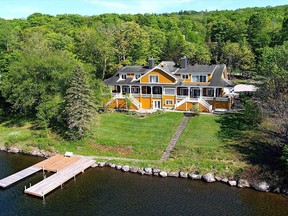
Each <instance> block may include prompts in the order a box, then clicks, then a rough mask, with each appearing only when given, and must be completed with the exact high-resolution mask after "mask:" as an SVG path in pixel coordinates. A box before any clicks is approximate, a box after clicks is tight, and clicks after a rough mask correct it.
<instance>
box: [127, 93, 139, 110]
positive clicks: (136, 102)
mask: <svg viewBox="0 0 288 216" xmlns="http://www.w3.org/2000/svg"><path fill="white" fill-rule="evenodd" d="M129 99H130V100H131V102H132V103H133V104H134V105H135V106H136V107H137V108H138V109H139V108H140V107H141V103H140V102H139V101H138V100H137V99H136V98H135V97H133V95H132V94H130V97H129Z"/></svg>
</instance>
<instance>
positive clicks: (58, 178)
mask: <svg viewBox="0 0 288 216" xmlns="http://www.w3.org/2000/svg"><path fill="white" fill-rule="evenodd" d="M93 163H95V161H93V160H91V159H85V158H78V160H77V161H75V162H74V163H73V164H71V165H70V166H68V167H66V168H65V169H62V170H60V171H58V172H57V173H55V174H53V175H52V176H50V177H48V178H46V179H44V180H43V181H41V182H39V183H37V184H36V185H33V186H32V187H30V188H28V189H26V190H25V191H24V192H25V193H27V194H30V195H34V196H38V197H44V196H45V195H46V194H48V193H49V192H51V191H52V190H54V189H56V188H57V187H59V186H62V185H63V184H64V183H65V182H66V181H68V180H70V179H71V178H73V177H75V176H76V175H77V174H79V173H81V172H84V170H85V169H87V168H89V167H90V166H91V165H92V164H93Z"/></svg>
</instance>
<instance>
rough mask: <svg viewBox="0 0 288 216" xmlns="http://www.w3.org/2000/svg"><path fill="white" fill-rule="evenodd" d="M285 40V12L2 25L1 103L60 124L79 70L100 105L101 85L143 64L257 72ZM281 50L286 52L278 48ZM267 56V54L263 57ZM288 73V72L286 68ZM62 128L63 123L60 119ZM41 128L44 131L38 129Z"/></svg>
mask: <svg viewBox="0 0 288 216" xmlns="http://www.w3.org/2000/svg"><path fill="white" fill-rule="evenodd" d="M287 40H288V6H287V5H286V6H279V7H267V8H248V9H239V10H235V11H228V10H226V11H213V12H195V11H181V12H179V13H171V14H144V15H142V14H137V15H130V14H124V15H118V14H103V15H97V16H80V15H75V14H65V15H57V16H51V15H47V14H40V13H35V14H32V15H30V16H29V17H27V19H13V20H5V19H0V74H1V85H0V101H1V110H2V112H4V113H9V112H17V113H25V115H30V116H34V117H36V118H38V119H42V120H41V121H40V122H42V123H43V115H44V117H45V125H46V127H50V126H51V124H54V123H55V122H58V123H59V122H61V121H60V120H59V116H61V115H62V116H63V118H64V119H65V118H67V117H65V116H66V115H67V113H66V114H65V113H64V114H61V115H60V113H61V112H60V111H62V110H64V108H63V106H64V105H65V103H66V102H67V101H66V99H65V98H67V95H66V94H67V90H68V89H69V88H70V87H71V86H70V85H69V82H68V80H69V77H71V76H72V73H73V71H75V70H76V68H79V67H80V68H81V70H80V71H83V73H84V74H85V76H86V78H85V79H87V80H88V81H87V82H88V83H89V86H90V88H91V89H92V90H93V97H91V98H92V99H91V100H93V101H94V102H95V104H97V105H99V106H101V105H103V104H104V103H105V97H104V96H103V95H105V94H103V93H105V92H106V93H107V89H106V88H105V86H103V85H102V82H101V80H103V79H105V78H107V77H109V76H111V75H113V74H114V73H115V72H116V71H117V70H118V69H119V68H120V67H121V66H122V65H135V64H136V65H145V64H146V62H147V58H149V57H153V58H154V59H156V60H158V61H160V60H173V61H175V62H178V61H179V59H180V57H181V56H184V55H185V56H186V57H187V58H188V60H189V62H190V63H192V64H196V63H198V64H211V63H212V64H215V63H225V64H227V66H228V67H229V69H230V71H232V72H242V71H249V72H253V73H257V72H258V71H259V69H261V65H263V64H264V63H266V62H265V61H266V60H265V61H264V60H263V59H262V57H263V53H266V51H267V49H268V48H269V49H274V47H278V46H282V45H283V44H284V42H285V41H287ZM283 46H284V45H283ZM265 50H266V51H265ZM286 70H287V69H286ZM62 121H63V120H62ZM40 125H42V124H40Z"/></svg>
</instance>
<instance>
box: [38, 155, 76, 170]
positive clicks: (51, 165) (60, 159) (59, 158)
mask: <svg viewBox="0 0 288 216" xmlns="http://www.w3.org/2000/svg"><path fill="white" fill-rule="evenodd" d="M79 159H80V158H79V157H64V156H63V155H55V156H53V157H51V158H48V159H46V160H44V161H41V162H40V163H37V164H35V165H34V166H36V167H39V168H41V169H44V170H45V171H49V172H57V171H60V170H62V169H65V168H66V167H68V166H70V165H72V164H74V163H75V162H76V161H78V160H79Z"/></svg>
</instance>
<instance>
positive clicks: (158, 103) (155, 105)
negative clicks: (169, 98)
mask: <svg viewBox="0 0 288 216" xmlns="http://www.w3.org/2000/svg"><path fill="white" fill-rule="evenodd" d="M153 109H161V101H160V100H153Z"/></svg>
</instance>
